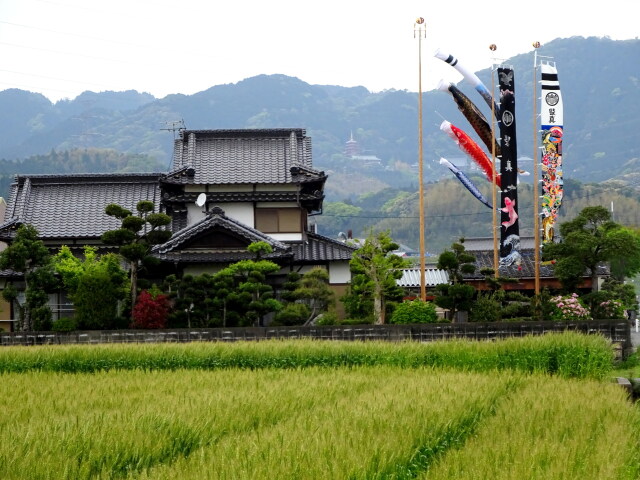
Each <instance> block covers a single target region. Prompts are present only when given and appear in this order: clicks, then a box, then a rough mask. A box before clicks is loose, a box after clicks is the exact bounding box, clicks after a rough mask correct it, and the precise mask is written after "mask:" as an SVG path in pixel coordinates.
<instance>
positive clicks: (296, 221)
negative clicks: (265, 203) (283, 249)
mask: <svg viewBox="0 0 640 480" xmlns="http://www.w3.org/2000/svg"><path fill="white" fill-rule="evenodd" d="M256 229H258V230H260V231H261V232H264V233H299V232H300V231H301V229H302V223H301V212H300V209H298V208H256Z"/></svg>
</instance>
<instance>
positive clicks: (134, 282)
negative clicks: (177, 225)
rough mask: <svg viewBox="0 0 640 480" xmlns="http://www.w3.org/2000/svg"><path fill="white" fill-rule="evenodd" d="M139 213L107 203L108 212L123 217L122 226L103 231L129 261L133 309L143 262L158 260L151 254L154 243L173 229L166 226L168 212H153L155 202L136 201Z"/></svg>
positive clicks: (169, 235) (111, 243)
mask: <svg viewBox="0 0 640 480" xmlns="http://www.w3.org/2000/svg"><path fill="white" fill-rule="evenodd" d="M136 210H137V213H138V214H137V215H134V214H133V213H132V212H131V211H130V210H127V209H126V208H124V207H122V206H120V205H117V204H115V203H111V204H109V205H107V206H106V207H105V213H106V214H107V215H109V216H111V217H115V218H117V219H118V220H121V222H122V224H121V226H120V228H117V229H115V230H109V231H107V232H104V233H103V234H102V237H101V238H102V241H103V242H104V243H106V244H109V245H118V246H119V247H120V255H122V257H124V258H125V259H126V260H127V261H128V262H129V271H130V275H131V309H132V310H133V307H134V306H135V304H136V297H137V295H138V271H139V269H140V267H141V266H142V265H152V264H154V263H157V261H156V259H155V258H153V257H151V256H150V255H149V254H150V252H151V248H152V247H153V245H158V244H161V243H164V242H166V241H167V240H169V238H171V231H169V230H165V229H163V228H162V227H165V226H167V225H169V224H170V223H171V217H170V216H169V215H167V214H165V213H153V202H151V201H149V200H142V201H140V202H138V204H137V205H136Z"/></svg>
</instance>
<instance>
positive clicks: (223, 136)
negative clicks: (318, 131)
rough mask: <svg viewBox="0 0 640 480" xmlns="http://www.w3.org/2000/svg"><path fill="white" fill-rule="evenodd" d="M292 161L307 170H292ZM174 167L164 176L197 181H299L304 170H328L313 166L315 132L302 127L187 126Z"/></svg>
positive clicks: (315, 174)
mask: <svg viewBox="0 0 640 480" xmlns="http://www.w3.org/2000/svg"><path fill="white" fill-rule="evenodd" d="M291 167H300V168H301V170H300V172H298V173H296V171H295V169H294V173H292V171H291ZM189 168H191V169H193V170H192V171H188V170H186V169H189ZM171 170H172V172H171V173H169V174H167V176H166V177H165V178H164V179H163V180H164V181H167V182H178V183H189V184H197V185H204V184H210V185H211V184H213V185H220V184H238V183H249V184H252V183H270V184H277V183H294V182H297V181H300V180H301V179H304V175H306V176H309V177H312V178H319V177H322V176H324V174H323V172H319V171H317V170H314V169H313V167H312V157H311V138H310V137H307V136H306V132H305V130H304V129H300V128H274V129H244V130H184V131H183V132H181V136H180V138H178V139H176V141H175V144H174V153H173V164H172V168H171ZM177 171H180V172H181V174H179V175H175V174H174V173H175V172H177ZM190 174H192V175H190ZM301 174H303V177H302V178H298V179H296V178H294V176H300V175H301Z"/></svg>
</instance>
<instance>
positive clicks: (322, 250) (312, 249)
mask: <svg viewBox="0 0 640 480" xmlns="http://www.w3.org/2000/svg"><path fill="white" fill-rule="evenodd" d="M290 245H291V248H292V249H293V254H294V258H295V260H296V261H297V262H300V263H305V262H306V263H314V262H325V261H327V262H328V261H332V260H351V257H352V256H353V252H354V251H356V250H357V248H356V247H352V246H350V245H346V244H345V243H343V242H340V241H338V240H333V239H332V238H329V237H325V236H323V235H318V234H317V233H311V232H308V233H307V238H306V241H302V242H290Z"/></svg>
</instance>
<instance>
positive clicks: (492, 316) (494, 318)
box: [469, 295, 502, 322]
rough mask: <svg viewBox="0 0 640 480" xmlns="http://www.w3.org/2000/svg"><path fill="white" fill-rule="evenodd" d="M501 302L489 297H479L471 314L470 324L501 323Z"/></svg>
mask: <svg viewBox="0 0 640 480" xmlns="http://www.w3.org/2000/svg"><path fill="white" fill-rule="evenodd" d="M501 310H502V309H501V305H500V302H498V301H497V300H494V299H493V298H491V297H490V296H488V295H478V298H477V300H476V301H475V303H474V304H473V307H471V311H470V312H469V321H470V322H499V321H500V319H501Z"/></svg>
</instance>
